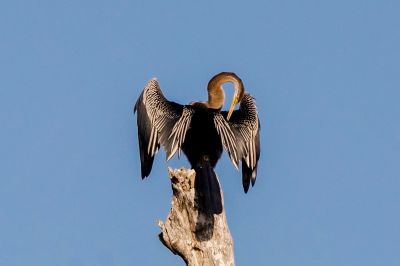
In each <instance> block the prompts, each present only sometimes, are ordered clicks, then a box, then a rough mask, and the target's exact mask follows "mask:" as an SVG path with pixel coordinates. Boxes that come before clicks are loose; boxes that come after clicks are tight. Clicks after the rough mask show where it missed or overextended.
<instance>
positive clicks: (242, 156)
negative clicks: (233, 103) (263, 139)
mask: <svg viewBox="0 0 400 266" xmlns="http://www.w3.org/2000/svg"><path fill="white" fill-rule="evenodd" d="M221 113H222V115H223V116H224V117H225V118H226V116H227V112H221ZM228 123H229V125H230V126H231V128H232V131H233V132H234V134H235V139H236V150H237V154H238V160H241V161H242V182H243V189H244V191H245V192H246V193H247V191H248V190H249V186H250V182H251V185H252V186H254V183H255V182H256V177H257V164H258V159H259V158H260V120H259V118H258V113H257V107H256V103H255V101H254V98H253V97H252V96H251V95H250V94H248V93H245V94H244V96H243V98H242V100H241V102H240V106H239V109H238V110H236V111H234V112H233V113H232V116H231V118H230V120H229V121H228Z"/></svg>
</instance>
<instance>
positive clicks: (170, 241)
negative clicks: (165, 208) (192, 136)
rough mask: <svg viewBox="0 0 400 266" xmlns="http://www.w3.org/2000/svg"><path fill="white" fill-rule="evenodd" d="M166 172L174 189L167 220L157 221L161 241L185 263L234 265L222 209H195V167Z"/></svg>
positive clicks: (195, 265) (199, 265) (191, 265)
mask: <svg viewBox="0 0 400 266" xmlns="http://www.w3.org/2000/svg"><path fill="white" fill-rule="evenodd" d="M169 175H170V178H171V184H172V191H173V196H172V207H171V210H170V212H169V214H168V217H167V219H166V221H165V222H162V221H159V226H160V228H161V231H162V232H161V233H160V235H159V237H160V240H161V242H162V243H163V244H164V245H165V246H166V247H167V248H169V249H170V250H171V251H172V252H173V253H174V254H176V255H179V256H180V257H182V259H183V260H184V261H185V262H186V265H188V266H209V265H215V266H217V265H218V266H233V265H235V262H234V254H233V240H232V237H231V234H230V232H229V228H228V224H227V221H226V216H225V210H223V212H222V213H221V214H218V215H217V214H206V213H203V212H200V211H199V210H198V208H197V203H196V199H195V190H194V183H195V182H194V181H195V178H196V173H195V171H194V170H192V169H185V168H181V169H175V170H172V169H169ZM221 195H222V196H223V194H222V191H221ZM222 204H223V200H222Z"/></svg>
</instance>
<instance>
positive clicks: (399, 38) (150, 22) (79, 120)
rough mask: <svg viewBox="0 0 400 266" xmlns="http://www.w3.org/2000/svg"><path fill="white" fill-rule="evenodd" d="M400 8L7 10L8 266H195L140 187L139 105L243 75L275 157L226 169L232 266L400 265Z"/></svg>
mask: <svg viewBox="0 0 400 266" xmlns="http://www.w3.org/2000/svg"><path fill="white" fill-rule="evenodd" d="M399 12H400V4H399V2H398V1H277V0H275V1H225V0H224V1H197V2H194V1H177V0H171V1H127V0H116V1H76V0H71V1H67V0H64V1H2V2H1V4H0V32H1V41H0V62H1V64H0V73H1V74H0V76H1V78H0V123H1V131H0V148H1V152H0V161H1V167H0V211H1V217H0V236H1V240H0V264H1V265H8V266H17V265H40V266H47V265H48V266H54V265H77V266H79V265H182V264H183V263H182V262H181V259H180V258H179V257H177V256H173V255H172V254H171V253H170V252H169V251H168V250H167V249H166V248H164V247H163V246H162V245H161V243H160V242H159V240H158V238H157V234H158V233H159V229H158V228H157V225H156V221H157V220H158V219H165V217H166V215H167V213H168V211H169V206H170V197H171V189H170V185H169V181H168V178H167V174H166V169H167V166H168V165H171V166H173V167H179V166H188V163H187V162H186V160H185V159H183V160H176V159H173V160H172V161H170V162H168V163H166V162H165V160H164V157H165V156H164V155H165V154H164V153H163V152H161V153H159V154H158V157H157V158H156V160H155V165H154V168H153V171H152V173H151V176H150V178H148V179H146V180H144V181H141V180H140V177H139V168H138V167H139V158H138V147H137V146H138V145H137V136H136V134H137V132H136V126H135V117H134V115H133V113H132V106H133V104H134V102H135V100H136V99H137V97H138V95H139V93H140V91H141V89H142V88H143V86H144V85H145V83H146V82H147V81H148V80H149V79H150V78H151V77H153V76H157V77H158V79H159V82H160V83H161V86H162V88H163V90H164V93H165V95H166V96H167V97H168V98H169V99H170V100H174V101H177V102H180V103H188V102H190V101H193V100H204V99H206V90H205V88H206V84H207V82H208V80H209V79H210V78H211V77H212V76H213V75H214V74H216V73H218V72H220V71H233V72H236V73H237V74H238V75H239V76H241V78H242V79H243V81H244V83H245V86H246V88H247V89H248V91H249V92H250V93H251V94H252V95H254V96H255V97H256V100H257V104H258V109H259V114H260V119H261V123H262V133H261V142H262V154H261V161H260V166H259V167H260V169H259V175H258V180H257V183H256V186H255V187H254V188H252V189H251V190H250V191H249V193H248V194H247V195H245V194H244V193H243V192H242V187H241V176H240V172H237V171H236V170H235V169H234V168H233V166H232V165H231V163H230V162H229V160H228V158H227V157H226V155H224V156H223V158H222V159H221V161H220V163H219V165H218V166H217V169H216V171H217V173H218V174H219V176H220V179H221V183H222V187H223V189H224V193H225V202H226V211H227V215H228V221H229V226H230V230H231V233H232V235H233V238H234V243H235V256H236V262H237V265H277V266H281V265H282V266H289V265H293V266H299V265H304V266H312V265H316V266H317V265H325V266H330V265H332V266H333V265H340V266H345V265H352V266H354V265H360V266H361V265H362V266H368V265H371V266H372V265H385V266H392V265H393V266H394V265H399V263H400V252H399V250H400V226H399V225H400V204H399V203H400V166H399V165H400V164H399V157H400V123H399V117H400V107H399V99H400V65H399V62H400V49H399V47H400V31H399V28H400V16H399Z"/></svg>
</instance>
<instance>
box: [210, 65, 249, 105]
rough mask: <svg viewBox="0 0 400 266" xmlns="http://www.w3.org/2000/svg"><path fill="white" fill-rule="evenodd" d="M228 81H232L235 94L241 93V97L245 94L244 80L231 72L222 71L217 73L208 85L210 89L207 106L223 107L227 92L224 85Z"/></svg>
mask: <svg viewBox="0 0 400 266" xmlns="http://www.w3.org/2000/svg"><path fill="white" fill-rule="evenodd" d="M226 82H232V83H233V86H234V90H235V94H237V95H239V98H240V99H241V98H242V97H243V94H244V86H243V83H242V80H241V79H240V78H239V77H238V76H237V75H236V74H235V73H231V72H221V73H219V74H217V75H215V76H214V77H213V78H212V79H211V80H210V81H209V82H208V86H207V90H208V101H207V107H208V108H212V109H221V108H222V106H223V105H224V102H225V92H224V89H223V88H222V85H223V84H224V83H226Z"/></svg>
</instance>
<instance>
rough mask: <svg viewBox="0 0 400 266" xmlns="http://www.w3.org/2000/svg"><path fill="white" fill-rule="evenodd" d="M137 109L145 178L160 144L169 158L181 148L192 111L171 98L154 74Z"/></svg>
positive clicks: (137, 104) (142, 168) (135, 108)
mask: <svg viewBox="0 0 400 266" xmlns="http://www.w3.org/2000/svg"><path fill="white" fill-rule="evenodd" d="M134 111H135V112H137V125H138V136H139V149H140V162H141V173H142V178H145V177H146V176H149V174H150V171H151V168H152V165H153V160H154V155H155V154H156V153H157V151H158V149H159V148H160V145H161V146H162V147H164V149H165V152H166V154H167V159H170V158H171V157H172V156H173V155H174V154H175V152H176V151H177V150H179V149H180V147H181V145H182V142H183V141H184V138H185V134H186V131H187V129H188V125H189V124H190V120H191V115H192V111H191V110H190V108H188V107H186V106H183V105H180V104H177V103H175V102H170V101H168V100H167V99H166V98H165V97H164V95H163V93H162V91H161V89H160V86H159V84H158V81H157V79H155V78H153V79H151V80H150V81H149V82H148V83H147V85H146V86H145V88H144V89H143V92H142V93H141V95H140V97H139V99H138V100H137V102H136V104H135V107H134Z"/></svg>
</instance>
